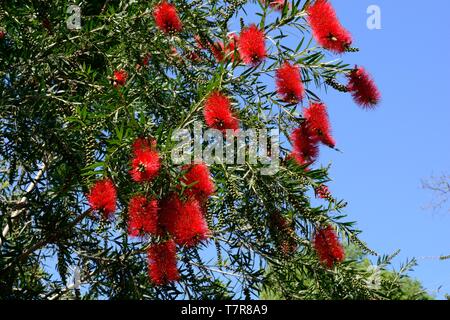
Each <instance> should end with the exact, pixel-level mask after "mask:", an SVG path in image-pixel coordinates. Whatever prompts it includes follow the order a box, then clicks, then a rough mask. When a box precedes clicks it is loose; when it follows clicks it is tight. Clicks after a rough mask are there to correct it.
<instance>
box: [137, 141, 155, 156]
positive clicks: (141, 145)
mask: <svg viewBox="0 0 450 320" xmlns="http://www.w3.org/2000/svg"><path fill="white" fill-rule="evenodd" d="M132 148H133V153H134V155H135V156H137V155H138V154H140V153H141V152H144V151H156V140H155V139H150V138H143V137H139V138H137V139H136V140H134V142H133V145H132Z"/></svg>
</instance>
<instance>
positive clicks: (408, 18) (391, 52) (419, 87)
mask: <svg viewBox="0 0 450 320" xmlns="http://www.w3.org/2000/svg"><path fill="white" fill-rule="evenodd" d="M331 2H332V3H333V5H334V7H335V9H336V11H337V13H338V16H339V18H340V20H341V22H342V24H343V25H344V26H345V27H346V28H347V29H349V31H351V33H352V35H353V38H354V46H356V47H359V48H360V49H361V51H360V52H359V53H348V54H345V55H343V56H341V58H342V59H343V60H344V61H345V62H347V63H351V64H358V65H362V66H364V67H366V69H367V70H368V71H369V72H370V73H371V74H372V75H373V77H374V78H375V80H376V82H377V84H378V86H379V88H380V91H381V92H382V96H383V100H382V103H381V105H380V107H379V108H378V109H376V110H374V111H364V110H361V109H360V108H358V107H357V106H356V105H355V104H354V103H353V101H352V99H351V97H350V96H349V95H346V94H342V93H337V92H335V91H334V90H330V91H329V92H328V93H327V94H326V93H325V92H322V93H321V94H320V96H321V98H322V99H323V101H325V103H326V104H327V105H328V107H329V113H330V118H331V121H332V125H333V131H334V136H335V138H336V140H337V144H338V145H337V147H338V148H339V149H340V150H342V151H343V153H338V152H335V151H333V150H326V149H325V148H322V151H321V158H320V160H319V162H320V163H322V164H323V165H327V164H328V163H332V167H331V171H330V176H331V178H332V179H333V182H332V183H330V184H329V186H330V188H331V190H332V192H333V193H334V195H335V196H336V197H337V198H342V199H345V200H347V201H348V203H349V205H348V207H347V209H346V213H347V214H348V217H349V220H352V221H357V222H358V224H357V226H358V227H359V229H361V230H363V234H362V236H361V238H362V239H363V240H364V241H366V242H367V243H368V245H369V246H370V247H371V248H372V249H374V250H375V251H377V252H379V253H382V254H385V253H389V254H390V253H393V252H395V251H396V250H397V249H401V254H400V255H399V256H398V258H396V259H395V260H394V266H395V267H396V268H397V269H398V268H399V265H400V263H401V262H404V261H405V260H406V259H407V258H412V257H416V258H418V262H419V266H418V267H416V268H415V270H414V272H412V273H411V275H412V276H413V277H415V278H418V279H419V280H420V281H421V282H422V283H423V285H424V286H425V288H426V289H427V290H428V291H429V292H430V293H431V294H434V295H435V296H436V297H437V298H443V296H444V294H445V293H449V294H450V261H440V260H438V259H430V258H426V259H424V258H422V257H429V256H440V255H448V254H450V212H445V211H444V212H441V213H439V214H436V213H434V212H433V211H430V210H425V209H423V207H425V206H426V205H427V204H429V203H430V201H431V193H430V192H429V191H427V190H424V189H422V186H421V180H422V179H426V178H428V177H429V176H431V175H432V174H440V173H443V172H447V173H450V148H449V143H448V141H447V140H448V137H450V80H449V78H448V77H449V76H450V60H449V57H450V40H449V31H450V19H449V17H448V16H449V15H450V1H448V0H433V1H430V2H429V3H427V5H426V6H424V5H423V4H422V3H420V2H419V1H407V0H396V1H392V0H346V1H342V0H332V1H331ZM370 5H377V6H379V7H380V9H381V21H382V26H381V27H382V29H381V30H369V29H368V28H367V24H366V21H367V18H368V17H369V15H368V14H367V8H368V7H369V6H370ZM253 8H257V6H251V9H250V11H248V13H249V15H248V16H247V17H245V19H244V20H245V23H246V24H248V23H251V22H258V21H259V20H258V17H257V16H254V15H253V13H254V11H253V10H252V9H253ZM431 8H433V10H430V9H431ZM258 11H259V10H258ZM277 14H278V13H272V14H271V15H277ZM233 27H235V28H237V29H238V27H237V25H236V26H233ZM294 39H295V38H293V39H292V41H291V43H290V47H295V46H296V44H297V43H295V41H298V40H294ZM449 206H450V204H449ZM440 286H442V288H441V289H440V291H439V292H438V291H437V290H438V288H439V287H440Z"/></svg>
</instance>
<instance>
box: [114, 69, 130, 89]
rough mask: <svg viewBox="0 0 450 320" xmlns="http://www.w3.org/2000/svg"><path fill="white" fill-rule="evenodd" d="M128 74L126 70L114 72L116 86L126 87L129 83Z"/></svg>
mask: <svg viewBox="0 0 450 320" xmlns="http://www.w3.org/2000/svg"><path fill="white" fill-rule="evenodd" d="M127 78H128V73H127V72H126V71H125V70H123V69H122V70H115V71H114V79H113V80H114V86H115V87H119V86H123V85H125V82H127Z"/></svg>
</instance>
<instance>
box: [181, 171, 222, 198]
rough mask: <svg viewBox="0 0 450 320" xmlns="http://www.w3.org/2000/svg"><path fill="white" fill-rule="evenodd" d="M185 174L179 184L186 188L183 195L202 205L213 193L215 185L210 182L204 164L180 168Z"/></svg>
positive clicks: (209, 174)
mask: <svg viewBox="0 0 450 320" xmlns="http://www.w3.org/2000/svg"><path fill="white" fill-rule="evenodd" d="M182 169H183V170H184V171H186V173H185V174H184V176H183V177H182V178H181V180H180V182H182V183H183V184H184V185H186V186H187V187H188V188H187V189H186V190H185V191H184V194H185V195H187V196H188V197H193V198H195V199H197V201H198V202H200V203H203V202H204V201H205V200H206V199H208V198H209V197H210V196H211V195H212V194H213V193H214V191H215V185H214V183H213V182H212V180H211V178H210V177H211V173H210V172H209V170H208V167H207V166H206V165H205V164H204V163H200V164H195V165H190V166H184V167H183V168H182Z"/></svg>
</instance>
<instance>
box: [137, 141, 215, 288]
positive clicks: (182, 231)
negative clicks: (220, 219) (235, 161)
mask: <svg viewBox="0 0 450 320" xmlns="http://www.w3.org/2000/svg"><path fill="white" fill-rule="evenodd" d="M132 149H133V155H134V159H133V161H132V170H131V171H130V173H131V176H132V178H133V180H135V181H136V182H143V181H150V180H151V179H153V178H154V177H155V176H156V175H157V174H158V172H159V167H160V163H159V155H158V153H157V151H156V142H155V141H154V140H149V139H145V138H138V139H136V140H135V141H134V143H133V148H132ZM144 155H145V156H144ZM148 159H153V160H152V161H147V160H148ZM150 162H151V163H153V164H152V165H150V164H149V163H150ZM182 171H183V174H182V176H181V178H180V180H179V183H180V184H182V185H184V187H185V188H186V189H185V190H184V193H183V195H184V196H185V198H186V199H184V198H181V197H180V196H179V195H178V193H172V194H170V195H169V196H168V197H166V198H164V199H162V200H160V201H157V200H155V199H148V198H147V197H145V196H143V195H136V196H134V197H132V198H131V200H130V203H129V205H128V233H129V235H130V236H145V235H153V236H159V237H162V238H165V239H167V237H169V239H170V240H165V241H164V242H162V243H155V244H152V245H151V246H150V248H149V251H148V256H149V276H150V278H151V280H152V282H153V283H154V284H156V285H163V284H166V283H168V282H170V281H176V280H177V279H178V278H179V274H178V270H177V266H176V265H177V261H176V245H179V246H186V247H192V246H196V245H198V244H199V243H200V242H201V241H203V240H205V239H207V237H208V235H209V233H210V231H209V229H208V226H207V223H206V220H205V216H204V213H203V210H202V203H205V202H206V200H207V198H208V197H209V196H211V195H212V194H213V192H214V190H215V186H214V183H213V181H212V179H211V176H210V172H209V170H208V167H207V166H206V165H205V164H204V163H201V164H193V165H189V166H184V167H183V168H182ZM179 189H181V186H180V188H179Z"/></svg>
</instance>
